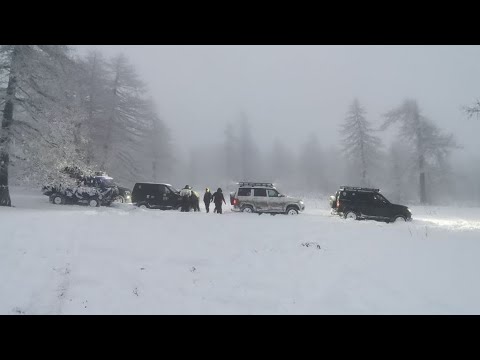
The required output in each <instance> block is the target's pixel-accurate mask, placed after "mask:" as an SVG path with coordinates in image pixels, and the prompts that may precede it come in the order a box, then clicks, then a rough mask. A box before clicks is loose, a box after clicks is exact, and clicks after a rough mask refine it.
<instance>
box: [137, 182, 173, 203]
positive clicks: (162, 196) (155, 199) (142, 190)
mask: <svg viewBox="0 0 480 360" xmlns="http://www.w3.org/2000/svg"><path fill="white" fill-rule="evenodd" d="M132 203H133V204H135V205H137V206H138V207H140V208H144V209H145V208H146V209H161V210H179V209H180V207H181V197H180V193H179V192H178V190H177V189H175V188H174V187H173V186H172V185H170V184H155V183H136V184H135V186H134V187H133V191H132Z"/></svg>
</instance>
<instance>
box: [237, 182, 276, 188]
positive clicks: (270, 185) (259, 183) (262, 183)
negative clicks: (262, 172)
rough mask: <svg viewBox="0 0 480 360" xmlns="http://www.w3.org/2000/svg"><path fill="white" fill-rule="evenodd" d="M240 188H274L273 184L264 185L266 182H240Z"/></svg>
mask: <svg viewBox="0 0 480 360" xmlns="http://www.w3.org/2000/svg"><path fill="white" fill-rule="evenodd" d="M238 185H239V186H265V187H271V188H273V187H274V186H273V184H272V183H264V182H249V181H240V182H238Z"/></svg>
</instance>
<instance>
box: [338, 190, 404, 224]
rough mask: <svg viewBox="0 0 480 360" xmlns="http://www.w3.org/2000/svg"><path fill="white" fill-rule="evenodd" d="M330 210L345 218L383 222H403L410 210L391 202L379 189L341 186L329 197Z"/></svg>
mask: <svg viewBox="0 0 480 360" xmlns="http://www.w3.org/2000/svg"><path fill="white" fill-rule="evenodd" d="M329 202H330V207H331V208H332V211H333V212H334V213H336V214H338V215H340V216H343V217H345V218H346V219H354V220H361V219H372V220H377V221H385V222H405V221H410V220H411V219H412V212H411V211H410V209H409V208H408V207H406V206H404V205H397V204H392V203H391V202H390V201H388V200H387V199H386V198H385V197H384V196H383V195H382V194H380V189H372V188H362V187H352V186H341V187H340V189H339V190H338V191H337V192H336V194H335V195H333V196H331V197H330V199H329Z"/></svg>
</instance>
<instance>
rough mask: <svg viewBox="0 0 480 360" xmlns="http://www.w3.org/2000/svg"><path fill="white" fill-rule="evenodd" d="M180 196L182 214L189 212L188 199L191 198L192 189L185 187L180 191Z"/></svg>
mask: <svg viewBox="0 0 480 360" xmlns="http://www.w3.org/2000/svg"><path fill="white" fill-rule="evenodd" d="M180 196H181V197H182V212H190V201H191V200H190V198H191V197H192V187H191V186H189V185H185V187H184V188H183V189H182V190H181V191H180Z"/></svg>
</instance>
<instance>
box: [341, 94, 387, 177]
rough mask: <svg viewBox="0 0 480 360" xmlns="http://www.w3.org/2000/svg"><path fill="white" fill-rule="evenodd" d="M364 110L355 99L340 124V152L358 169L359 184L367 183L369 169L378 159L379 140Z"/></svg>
mask: <svg viewBox="0 0 480 360" xmlns="http://www.w3.org/2000/svg"><path fill="white" fill-rule="evenodd" d="M365 114H366V111H365V109H364V108H363V107H362V106H361V105H360V103H359V101H358V100H357V99H355V100H354V101H353V103H352V104H351V105H350V108H349V110H348V113H347V117H346V118H345V121H344V123H343V124H342V125H341V129H340V134H341V136H342V143H341V144H342V152H343V154H344V155H345V156H346V158H347V159H348V160H350V161H351V162H352V164H353V165H356V166H355V167H356V168H358V170H359V171H360V179H361V185H363V186H366V185H369V183H370V181H369V170H370V169H371V168H372V167H373V165H374V164H375V162H376V161H377V160H378V153H379V148H380V146H381V140H380V138H378V137H377V136H375V135H374V130H373V129H372V127H371V126H370V123H369V122H368V120H367V119H366V118H365Z"/></svg>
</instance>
